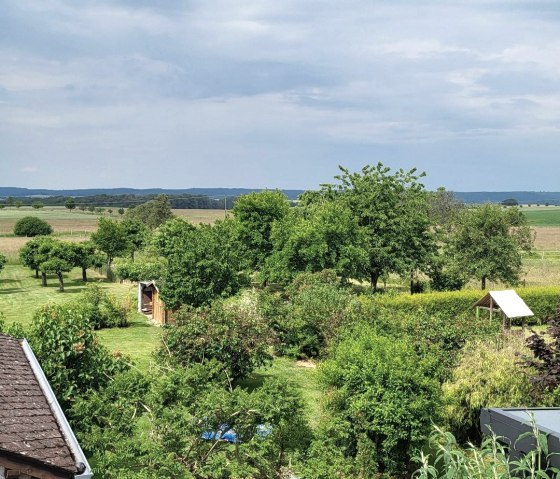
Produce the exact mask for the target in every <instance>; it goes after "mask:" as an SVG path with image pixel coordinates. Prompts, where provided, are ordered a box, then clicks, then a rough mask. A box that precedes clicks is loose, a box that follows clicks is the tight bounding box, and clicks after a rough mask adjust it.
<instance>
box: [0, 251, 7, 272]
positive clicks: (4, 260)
mask: <svg viewBox="0 0 560 479" xmlns="http://www.w3.org/2000/svg"><path fill="white" fill-rule="evenodd" d="M7 262H8V258H6V257H5V256H4V255H3V254H2V253H0V271H2V270H3V269H4V266H6V263H7Z"/></svg>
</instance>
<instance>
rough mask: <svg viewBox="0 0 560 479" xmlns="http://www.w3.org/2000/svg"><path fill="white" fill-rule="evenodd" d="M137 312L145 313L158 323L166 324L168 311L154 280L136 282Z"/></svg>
mask: <svg viewBox="0 0 560 479" xmlns="http://www.w3.org/2000/svg"><path fill="white" fill-rule="evenodd" d="M138 312H139V313H142V314H145V315H146V316H148V317H150V318H151V319H153V320H154V321H155V322H156V323H158V324H167V323H168V320H169V311H168V310H167V309H166V308H165V303H164V302H163V301H162V299H161V298H160V295H159V289H158V287H157V286H156V283H155V281H140V282H139V283H138Z"/></svg>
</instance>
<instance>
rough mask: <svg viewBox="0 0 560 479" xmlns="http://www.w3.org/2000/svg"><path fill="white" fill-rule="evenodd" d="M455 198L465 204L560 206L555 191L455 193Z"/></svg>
mask: <svg viewBox="0 0 560 479" xmlns="http://www.w3.org/2000/svg"><path fill="white" fill-rule="evenodd" d="M453 193H454V194H455V196H456V197H457V198H458V199H460V200H462V201H464V202H465V203H501V202H502V201H504V200H507V199H510V198H512V199H516V200H517V201H518V203H519V204H523V205H526V204H531V205H536V204H540V205H544V204H546V203H548V204H550V205H560V192H553V191H454V192H453Z"/></svg>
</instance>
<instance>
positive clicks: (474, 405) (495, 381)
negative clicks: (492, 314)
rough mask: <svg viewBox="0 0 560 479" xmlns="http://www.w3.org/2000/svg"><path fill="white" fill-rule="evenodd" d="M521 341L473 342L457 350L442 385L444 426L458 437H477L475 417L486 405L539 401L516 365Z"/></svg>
mask: <svg viewBox="0 0 560 479" xmlns="http://www.w3.org/2000/svg"><path fill="white" fill-rule="evenodd" d="M522 351H523V341H522V340H521V339H516V338H515V339H514V338H509V339H508V338H505V339H504V338H502V339H501V340H495V341H493V342H492V341H473V342H470V343H468V344H467V345H466V346H465V347H464V348H463V350H462V351H461V353H460V356H459V361H458V365H457V367H456V368H455V369H454V370H453V372H452V376H451V378H450V379H449V381H448V382H446V383H444V385H443V393H444V401H445V409H444V415H443V416H444V421H445V424H446V426H447V427H448V428H449V429H450V431H451V432H453V433H454V434H455V435H456V436H457V437H458V438H459V439H460V440H462V441H466V440H467V439H470V440H472V441H475V440H478V439H479V438H480V431H479V426H478V420H479V416H480V410H481V408H485V407H530V406H534V405H535V404H536V403H537V402H538V398H537V397H536V396H535V394H534V390H533V387H532V385H531V382H530V380H529V377H528V374H527V372H526V371H524V370H523V368H522V367H521V366H520V365H519V364H518V361H519V358H518V354H519V353H520V352H522Z"/></svg>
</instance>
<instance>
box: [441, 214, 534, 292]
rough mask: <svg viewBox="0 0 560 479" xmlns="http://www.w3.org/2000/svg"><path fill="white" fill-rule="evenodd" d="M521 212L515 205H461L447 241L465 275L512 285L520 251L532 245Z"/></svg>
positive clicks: (519, 269)
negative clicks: (507, 206) (465, 207)
mask: <svg viewBox="0 0 560 479" xmlns="http://www.w3.org/2000/svg"><path fill="white" fill-rule="evenodd" d="M533 240H534V237H533V233H532V231H531V229H530V228H529V225H528V223H527V218H526V216H525V214H524V213H523V212H522V211H521V210H520V209H518V208H516V207H509V208H502V207H501V206H499V205H491V204H485V205H482V206H476V207H473V208H468V209H465V210H464V211H463V212H462V214H461V215H460V217H459V219H458V221H457V224H456V226H455V229H454V231H453V232H452V234H451V238H450V242H449V253H448V254H450V255H451V256H452V257H453V259H454V261H455V262H456V264H457V265H458V267H459V268H460V269H461V270H462V271H463V272H464V273H465V275H466V276H467V277H468V278H475V279H478V280H479V281H480V285H481V288H482V289H486V281H488V280H490V281H502V282H504V283H506V284H512V285H515V284H517V283H518V282H519V280H520V276H521V272H522V267H523V264H522V259H523V253H526V252H529V251H531V249H532V247H533Z"/></svg>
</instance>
